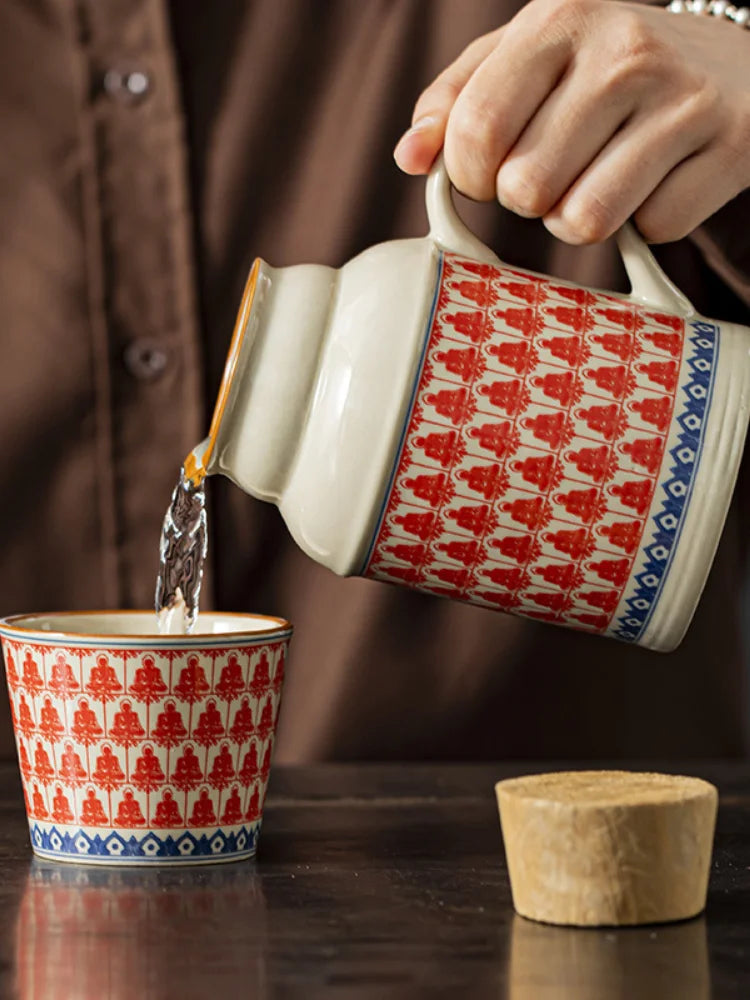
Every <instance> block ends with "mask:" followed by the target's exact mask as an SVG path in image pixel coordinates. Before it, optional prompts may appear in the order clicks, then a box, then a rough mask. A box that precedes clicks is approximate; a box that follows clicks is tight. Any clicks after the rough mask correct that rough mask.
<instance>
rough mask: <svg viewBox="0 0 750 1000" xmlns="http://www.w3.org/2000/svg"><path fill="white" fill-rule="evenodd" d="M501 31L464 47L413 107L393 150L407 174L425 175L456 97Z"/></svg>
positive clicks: (493, 44)
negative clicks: (409, 126) (408, 124)
mask: <svg viewBox="0 0 750 1000" xmlns="http://www.w3.org/2000/svg"><path fill="white" fill-rule="evenodd" d="M501 31H502V28H499V29H498V30H497V31H492V32H490V33H489V34H487V35H481V36H480V37H479V38H476V39H474V41H473V42H472V43H471V44H470V45H468V46H467V47H466V48H465V49H464V50H463V52H462V53H461V55H460V56H459V57H458V59H456V60H455V61H454V62H452V63H451V65H450V66H448V67H447V68H446V69H444V70H443V72H442V73H440V75H439V76H437V77H436V78H435V80H433V82H432V83H431V84H430V85H429V87H427V88H426V89H425V90H424V91H423V92H422V93H421V94H420V96H419V98H418V100H417V103H416V104H415V105H414V113H413V115H412V125H411V128H410V129H409V130H408V131H407V132H405V133H404V135H403V136H402V137H401V138H400V139H399V141H398V143H397V145H396V148H395V150H394V151H393V155H394V158H395V160H396V163H397V164H398V165H399V167H401V169H402V170H403V171H405V173H407V174H423V173H426V172H427V171H428V170H429V169H430V166H431V165H432V161H433V160H434V159H435V157H436V156H437V154H438V152H439V151H440V148H441V147H442V145H443V138H444V136H445V124H446V122H447V121H448V115H449V114H450V110H451V108H452V107H453V105H454V103H455V100H456V98H457V97H458V95H459V94H460V93H461V90H462V88H463V87H464V85H465V84H466V82H467V80H469V78H470V77H471V74H472V73H473V72H474V70H475V69H476V68H477V66H479V64H480V63H481V62H482V60H483V59H484V58H485V57H486V56H487V54H488V53H489V52H490V51H491V50H492V48H493V47H494V46H495V45H496V44H497V38H498V37H499V34H500V32H501Z"/></svg>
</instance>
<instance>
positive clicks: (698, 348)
mask: <svg viewBox="0 0 750 1000" xmlns="http://www.w3.org/2000/svg"><path fill="white" fill-rule="evenodd" d="M690 327H692V330H693V333H692V334H691V335H689V336H688V341H689V343H690V345H691V347H690V348H689V349H690V350H691V351H692V353H691V355H690V356H689V357H688V359H687V364H688V369H689V378H688V381H687V383H686V384H685V385H683V386H681V389H682V393H683V394H684V396H685V398H684V399H683V400H682V410H681V412H680V413H679V414H678V415H677V423H678V425H679V426H680V428H681V430H680V434H679V437H678V443H677V444H676V445H675V447H674V448H672V449H671V450H670V452H669V454H670V457H671V458H672V460H673V462H674V464H673V465H671V466H670V468H669V473H668V476H667V478H666V479H665V481H663V482H662V483H660V484H659V489H661V491H662V492H663V493H664V497H663V499H662V505H661V510H660V511H659V512H658V513H657V514H656V515H655V516H654V518H653V519H652V523H651V526H650V541H649V543H648V544H647V545H646V546H645V561H644V564H643V565H642V566H641V568H640V571H639V572H638V573H636V574H635V582H636V586H635V591H634V593H632V594H631V595H630V597H628V599H627V600H626V601H625V605H626V608H625V611H624V614H623V615H622V616H621V617H619V618H618V619H617V621H616V622H615V623H614V624H613V626H612V628H611V629H610V633H611V634H612V635H616V636H617V637H618V638H619V639H623V640H624V641H625V642H637V641H638V639H640V637H641V636H642V635H643V631H644V629H645V628H646V625H647V624H648V622H649V620H650V618H651V615H652V614H653V611H654V608H655V607H656V604H657V602H658V600H659V595H660V593H661V590H662V588H663V586H664V581H665V579H666V576H667V572H668V570H669V565H670V563H671V561H672V556H673V555H674V549H675V545H676V543H677V540H678V539H679V537H680V531H681V528H682V523H683V520H684V517H685V511H686V508H687V503H688V500H689V499H690V494H691V491H692V486H693V479H694V477H695V471H696V469H697V467H698V463H699V461H700V454H701V449H702V446H703V434H704V431H705V422H706V416H707V413H708V407H709V401H710V399H711V392H712V389H713V382H714V376H715V373H716V361H717V359H718V356H719V328H718V327H717V326H715V325H714V324H713V323H706V322H703V321H699V322H694V323H691V324H690ZM678 405H679V402H678ZM647 530H649V529H647ZM645 537H646V534H644V538H645Z"/></svg>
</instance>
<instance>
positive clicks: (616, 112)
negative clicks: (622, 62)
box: [495, 56, 637, 218]
mask: <svg viewBox="0 0 750 1000" xmlns="http://www.w3.org/2000/svg"><path fill="white" fill-rule="evenodd" d="M636 100H637V98H636V94H635V93H634V92H632V91H624V90H623V89H622V88H609V87H608V85H607V83H606V81H602V72H601V67H600V64H599V59H598V56H597V59H596V63H595V61H594V59H589V60H588V65H587V64H586V63H585V62H578V61H576V65H575V68H572V69H571V70H570V71H569V72H568V73H567V74H566V75H565V77H564V78H563V79H562V80H561V81H560V83H559V84H558V86H557V87H556V88H555V89H554V90H553V91H552V93H551V94H550V95H549V96H548V98H547V100H546V101H544V103H543V104H542V106H541V107H540V108H539V109H538V110H537V112H536V114H535V115H534V117H533V118H532V119H531V121H530V122H529V124H528V125H527V126H526V128H525V129H524V131H523V132H522V133H521V136H520V138H519V139H518V141H517V142H516V144H515V145H514V146H513V147H512V149H511V150H510V152H509V153H508V155H507V156H506V157H505V159H504V160H503V162H502V163H501V165H500V169H499V171H498V173H497V176H496V178H495V188H496V194H497V198H498V201H499V202H500V203H501V204H502V205H504V206H505V207H506V208H509V209H511V210H512V211H514V212H516V213H518V214H519V215H523V216H526V217H532V218H535V217H538V216H542V215H544V214H545V213H547V212H549V211H550V209H552V208H553V207H554V205H556V204H557V202H558V201H559V200H560V199H561V198H562V196H563V195H564V194H565V192H566V191H567V190H568V188H569V187H570V186H571V185H572V184H573V182H574V181H575V179H576V178H577V177H578V176H579V175H580V174H581V173H583V171H584V170H585V169H586V167H587V166H588V165H589V163H591V162H592V160H594V159H595V158H596V156H597V154H598V153H599V152H600V151H601V150H602V149H603V148H604V147H605V146H606V144H607V143H608V142H609V141H610V140H611V139H612V136H613V135H614V134H615V133H616V132H617V130H618V129H619V128H620V127H621V126H622V125H623V123H624V122H625V121H626V119H627V118H628V117H629V115H630V114H631V113H632V111H633V110H634V108H635V105H636Z"/></svg>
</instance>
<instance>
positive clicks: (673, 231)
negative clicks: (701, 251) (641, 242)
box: [634, 206, 693, 243]
mask: <svg viewBox="0 0 750 1000" xmlns="http://www.w3.org/2000/svg"><path fill="white" fill-rule="evenodd" d="M634 219H635V224H636V226H637V227H638V232H639V233H640V234H641V236H642V237H643V238H644V239H645V240H647V241H648V242H649V243H672V242H673V241H674V240H681V239H683V237H685V236H687V235H688V233H690V232H691V230H692V228H693V227H692V226H691V225H690V224H689V223H688V221H687V220H686V219H685V218H684V217H681V216H680V214H678V213H676V212H674V211H672V212H670V213H669V214H667V213H665V212H664V211H662V210H661V209H660V208H658V207H653V208H652V207H649V206H644V207H642V208H640V209H639V210H638V211H637V212H636V213H635V215H634Z"/></svg>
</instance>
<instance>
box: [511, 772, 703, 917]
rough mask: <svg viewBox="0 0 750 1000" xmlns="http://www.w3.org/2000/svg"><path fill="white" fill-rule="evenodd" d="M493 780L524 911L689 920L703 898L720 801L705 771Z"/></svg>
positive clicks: (515, 897) (514, 884)
mask: <svg viewBox="0 0 750 1000" xmlns="http://www.w3.org/2000/svg"><path fill="white" fill-rule="evenodd" d="M495 790H496V793H497V800H498V806H499V809H500V821H501V825H502V830H503V838H504V840H505V851H506V855H507V859H508V871H509V874H510V880H511V890H512V893H513V903H514V905H515V907H516V910H517V911H518V912H519V913H520V914H522V915H523V916H526V917H529V918H531V919H533V920H541V921H544V922H546V923H555V924H574V925H580V926H596V925H618V924H641V923H657V922H663V921H669V920H682V919H685V918H687V917H692V916H695V915H696V914H697V913H700V912H701V910H702V909H703V908H704V906H705V902H706V890H707V886H708V873H709V867H710V862H711V846H712V842H713V833H714V825H715V821H716V808H717V801H718V795H717V792H716V789H715V788H714V786H713V785H711V784H709V783H708V782H707V781H702V780H701V779H699V778H690V777H685V776H682V775H677V776H675V775H666V774H649V773H636V772H631V771H563V772H558V773H554V774H539V775H528V776H526V777H522V778H511V779H509V780H507V781H501V782H499V783H498V784H497V785H496V786H495Z"/></svg>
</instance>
